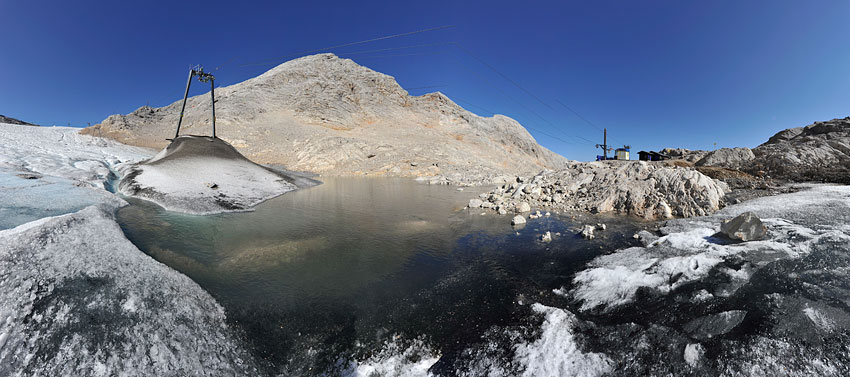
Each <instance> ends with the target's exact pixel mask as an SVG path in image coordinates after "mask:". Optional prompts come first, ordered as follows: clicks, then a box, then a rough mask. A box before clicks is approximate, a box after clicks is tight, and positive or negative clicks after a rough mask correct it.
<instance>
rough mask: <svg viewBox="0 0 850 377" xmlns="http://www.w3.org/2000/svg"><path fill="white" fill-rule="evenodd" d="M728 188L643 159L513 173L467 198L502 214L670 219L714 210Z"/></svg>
mask: <svg viewBox="0 0 850 377" xmlns="http://www.w3.org/2000/svg"><path fill="white" fill-rule="evenodd" d="M728 190H729V189H728V187H727V185H726V184H725V183H723V182H721V181H718V180H714V179H711V178H709V177H707V176H705V175H703V174H702V173H700V172H698V171H696V170H694V169H691V168H681V167H675V166H667V165H662V164H655V163H647V162H644V161H631V162H625V161H600V162H590V163H574V164H571V165H569V166H568V167H567V168H566V169H564V170H560V171H544V172H541V173H540V174H538V175H535V176H534V177H531V178H530V179H526V178H522V177H517V178H516V179H515V180H514V181H513V182H510V183H505V184H503V185H501V186H499V187H497V188H496V189H494V190H492V191H490V192H486V193H483V194H481V195H480V196H479V197H478V198H473V199H471V200H470V201H469V204H468V207H469V208H485V209H490V210H492V211H494V212H496V213H499V214H503V215H504V214H508V213H511V214H518V215H522V214H524V213H527V212H530V211H531V210H532V208H541V209H546V210H558V211H587V212H591V213H617V214H630V215H634V216H638V217H642V218H644V219H668V218H673V217H694V216H705V215H708V214H711V213H714V212H715V211H717V210H719V209H720V208H721V206H722V200H723V197H724V195H725V194H726V192H727V191H728ZM516 221H517V220H516V219H515V220H514V222H516Z"/></svg>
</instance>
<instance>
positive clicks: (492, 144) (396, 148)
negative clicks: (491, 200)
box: [83, 54, 568, 183]
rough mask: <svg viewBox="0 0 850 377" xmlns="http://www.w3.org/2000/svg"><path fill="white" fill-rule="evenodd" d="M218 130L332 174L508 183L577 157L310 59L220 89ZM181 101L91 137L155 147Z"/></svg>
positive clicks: (360, 70) (186, 128) (371, 75)
mask: <svg viewBox="0 0 850 377" xmlns="http://www.w3.org/2000/svg"><path fill="white" fill-rule="evenodd" d="M215 94H216V128H217V130H216V133H217V136H219V137H221V138H222V139H224V140H225V141H227V142H229V143H231V144H232V145H233V146H234V147H236V148H237V149H239V150H240V152H242V153H243V154H244V155H245V156H246V157H248V158H250V159H252V160H254V161H257V162H259V163H272V164H282V165H285V166H287V168H289V169H294V170H303V171H312V172H316V173H320V174H328V175H378V176H400V177H423V178H422V179H426V180H429V181H431V182H433V183H448V182H453V183H483V182H499V181H502V180H504V179H506V177H508V176H515V175H518V174H532V173H537V172H539V171H540V170H543V169H557V168H559V167H561V166H563V165H564V164H566V163H567V161H568V160H567V159H565V158H564V157H562V156H560V155H557V154H555V153H554V152H552V151H550V150H548V149H546V148H545V147H542V146H540V145H539V144H538V143H537V141H536V140H535V139H534V138H533V137H532V136H531V134H530V133H529V132H528V131H527V130H526V129H525V128H524V127H522V125H520V124H519V123H518V122H517V121H515V120H513V119H511V118H510V117H507V116H504V115H498V114H497V115H494V116H492V117H481V116H478V115H476V114H474V113H472V112H469V111H467V110H465V109H464V108H463V107H461V106H459V105H458V104H456V103H455V102H454V101H452V100H451V99H450V98H448V97H447V96H446V95H444V94H443V93H440V92H434V93H428V94H424V95H421V96H411V95H409V94H408V92H407V91H406V90H404V89H403V88H402V87H401V86H400V85H399V84H398V83H397V82H396V81H395V79H394V78H393V77H392V76H389V75H386V74H383V73H380V72H376V71H373V70H371V69H369V68H367V67H363V66H360V65H359V64H357V63H355V62H354V61H352V60H350V59H342V58H339V57H337V56H336V55H333V54H318V55H310V56H306V57H303V58H299V59H295V60H291V61H288V62H285V63H283V64H281V65H278V66H277V67H274V68H272V69H270V70H268V71H266V72H265V73H263V74H261V75H259V76H257V77H254V78H251V79H248V80H245V81H242V82H240V83H236V84H233V85H230V86H226V87H221V88H216V91H215ZM180 102H181V101H176V102H174V103H172V104H170V105H168V106H164V107H161V108H152V107H147V106H143V107H140V108H139V109H137V110H136V111H134V112H132V113H130V114H127V115H111V116H109V117H108V118H107V119H105V120H104V121H103V122H101V123H100V124H97V125H94V126H92V127H89V128H87V129H85V130H84V131H83V132H84V133H87V134H91V135H95V136H104V137H109V138H113V139H116V140H118V141H120V142H123V143H126V144H132V145H138V146H145V147H151V148H161V147H163V146H165V144H167V142H166V141H165V139H166V138H168V137H171V136H173V133H174V129H175V127H176V124H177V118H178V116H179V106H180V105H181V103H180ZM209 113H210V109H209V94H208V93H206V94H201V95H198V96H193V97H191V98H189V100H188V101H187V105H186V114H185V116H184V120H183V126H182V127H181V133H184V132H185V133H184V134H189V133H196V134H209V132H210V130H209V128H210V125H209Z"/></svg>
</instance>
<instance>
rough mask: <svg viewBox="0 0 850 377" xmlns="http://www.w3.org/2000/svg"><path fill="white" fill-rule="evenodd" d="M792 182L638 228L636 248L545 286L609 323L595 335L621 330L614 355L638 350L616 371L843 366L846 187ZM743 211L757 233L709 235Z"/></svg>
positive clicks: (780, 371) (848, 254) (849, 282)
mask: <svg viewBox="0 0 850 377" xmlns="http://www.w3.org/2000/svg"><path fill="white" fill-rule="evenodd" d="M799 189H800V191H798V192H795V193H789V194H782V195H778V196H773V197H763V198H759V199H756V200H752V201H749V202H744V203H741V204H737V205H733V206H730V207H727V208H725V209H723V210H721V211H720V212H718V213H716V214H714V215H712V216H707V217H700V218H693V219H677V220H671V221H668V222H667V223H665V225H664V226H663V227H662V228H661V230H660V233H661V234H660V235H652V234H649V233H648V232H643V233H642V234H641V239H642V241H643V243H644V246H638V247H631V248H626V249H622V250H616V251H613V252H610V253H608V254H606V255H602V256H598V257H596V258H595V259H593V260H591V261H590V262H589V263H588V265H587V266H586V267H585V268H583V269H581V270H580V271H579V272H577V273H576V274H575V275H574V276H573V278H572V282H571V284H569V285H567V286H564V287H563V288H561V289H555V290H554V291H555V293H556V294H558V295H561V296H563V297H566V298H568V299H570V300H571V301H572V302H573V303H575V306H576V307H575V310H577V311H579V312H582V313H584V314H585V315H587V316H591V317H595V318H598V319H602V320H604V321H605V322H608V323H611V321H614V322H617V323H621V324H620V325H618V326H613V327H606V328H605V329H598V330H597V331H596V336H599V337H600V338H605V337H611V338H613V337H615V336H616V335H615V334H624V333H631V334H632V335H631V336H629V337H627V338H625V339H624V340H622V341H621V342H620V343H621V344H619V345H615V342H613V341H609V344H610V345H611V347H612V348H611V351H613V352H612V353H613V354H619V360H621V362H626V363H627V364H626V365H628V363H629V362H628V361H627V360H629V359H634V358H643V359H642V362H641V363H640V364H642V365H637V364H632V365H631V366H630V367H627V368H626V369H624V370H625V371H630V372H634V373H637V374H646V373H650V374H666V373H669V372H672V373H674V374H679V373H680V372H682V371H691V372H697V373H698V374H707V375H759V376H762V375H763V376H773V375H831V376H843V375H848V373H850V348H848V346H847V344H850V336H848V334H850V310H848V309H847V303H848V302H850V275H848V271H850V186H829V185H801V187H799ZM747 211H752V212H754V213H755V214H756V215H758V216H759V217H760V218H761V219H762V220H763V221H764V223H765V225H767V227H768V236H767V237H766V238H765V239H763V240H759V241H750V242H744V243H733V242H731V241H728V240H725V239H723V238H721V237H720V236H719V235H716V233H717V232H718V230H719V226H720V222H721V220H723V219H728V218H732V217H735V216H737V215H739V214H741V213H743V212H747ZM650 349H652V350H654V352H656V353H658V354H659V355H661V356H656V355H650V353H649V352H647V350H650ZM665 354H669V355H668V356H663V355H665ZM665 359H667V360H665ZM615 360H617V358H615ZM615 362H616V361H615Z"/></svg>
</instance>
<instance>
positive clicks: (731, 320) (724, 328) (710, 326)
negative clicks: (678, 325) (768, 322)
mask: <svg viewBox="0 0 850 377" xmlns="http://www.w3.org/2000/svg"><path fill="white" fill-rule="evenodd" d="M746 316H747V311H746V310H730V311H728V312H722V313H717V314H711V315H707V316H704V317H700V318H697V319H695V320H693V321H690V322H688V323H686V324H685V326H683V330H685V332H687V333H688V334H689V335H690V336H692V337H694V338H695V339H710V338H713V337H715V336H718V335H723V334H726V333H728V332H729V331H732V329H734V328H735V327H737V326H738V325H739V324H741V322H742V321H743V320H744V317H746Z"/></svg>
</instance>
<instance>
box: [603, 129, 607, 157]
mask: <svg viewBox="0 0 850 377" xmlns="http://www.w3.org/2000/svg"><path fill="white" fill-rule="evenodd" d="M602 157H605V159H606V160H607V159H608V128H607V127H606V128H603V129H602Z"/></svg>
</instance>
